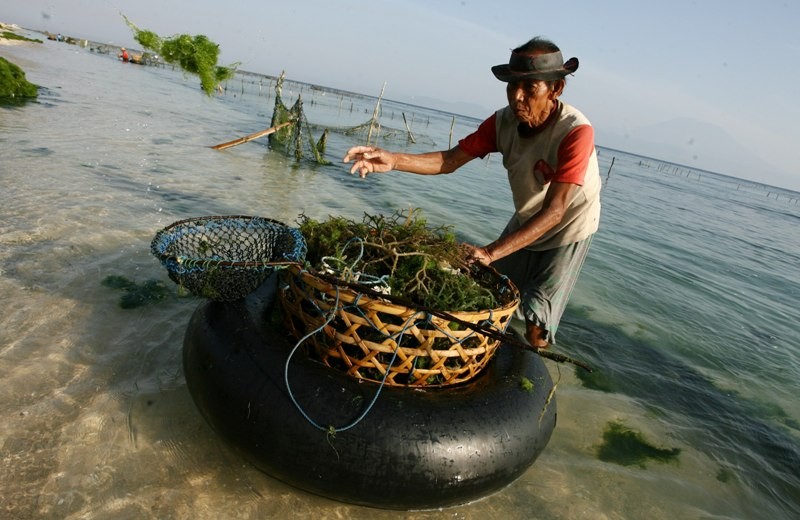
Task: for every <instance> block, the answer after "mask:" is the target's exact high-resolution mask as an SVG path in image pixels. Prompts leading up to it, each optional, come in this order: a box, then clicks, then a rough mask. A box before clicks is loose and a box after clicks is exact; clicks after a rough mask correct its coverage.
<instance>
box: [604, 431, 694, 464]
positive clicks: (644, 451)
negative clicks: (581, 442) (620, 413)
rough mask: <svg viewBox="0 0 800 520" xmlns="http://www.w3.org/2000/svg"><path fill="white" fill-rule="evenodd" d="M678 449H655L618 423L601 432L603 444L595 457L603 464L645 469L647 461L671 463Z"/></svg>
mask: <svg viewBox="0 0 800 520" xmlns="http://www.w3.org/2000/svg"><path fill="white" fill-rule="evenodd" d="M680 453H681V449H680V448H657V447H656V446H653V445H652V444H650V443H649V442H647V441H646V440H645V439H644V436H643V435H642V434H641V433H639V432H636V431H633V430H631V429H629V428H627V427H626V426H625V425H623V424H621V423H619V422H610V423H608V425H607V426H606V429H605V431H604V432H603V444H602V445H600V447H599V448H598V449H597V456H598V458H599V459H600V460H602V461H605V462H614V463H616V464H620V465H622V466H634V465H636V466H639V467H640V468H642V469H645V462H646V461H647V460H648V459H652V460H655V461H656V462H662V463H666V462H673V461H676V460H677V458H678V455H680Z"/></svg>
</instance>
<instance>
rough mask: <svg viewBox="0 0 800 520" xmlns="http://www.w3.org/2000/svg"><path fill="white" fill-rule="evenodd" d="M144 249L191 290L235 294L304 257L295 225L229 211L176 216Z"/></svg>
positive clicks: (212, 295)
mask: <svg viewBox="0 0 800 520" xmlns="http://www.w3.org/2000/svg"><path fill="white" fill-rule="evenodd" d="M150 251H151V252H152V254H153V255H154V256H155V257H156V258H158V259H159V260H160V261H161V263H162V265H163V266H164V267H165V268H166V269H167V274H168V275H169V277H170V279H171V280H172V281H173V282H175V283H176V284H178V285H179V286H181V287H183V288H186V289H188V290H189V291H190V292H191V293H192V294H195V295H196V296H201V297H204V298H209V299H212V300H218V301H232V300H238V299H240V298H243V297H245V296H247V295H248V294H249V293H250V292H252V291H254V290H255V289H256V288H258V286H259V285H261V283H263V282H264V280H266V279H267V278H268V277H269V275H270V274H272V273H273V272H274V271H275V270H278V269H283V268H285V267H286V266H288V265H292V264H298V263H302V262H303V261H304V260H305V254H306V243H305V239H304V238H303V235H302V234H301V233H300V231H299V230H298V229H295V228H291V227H289V226H287V225H286V224H283V223H282V222H278V221H277V220H272V219H269V218H265V217H257V216H244V215H230V216H206V217H195V218H189V219H185V220H180V221H177V222H175V223H173V224H171V225H169V226H167V227H165V228H164V229H162V230H161V231H159V232H158V233H156V235H155V237H154V238H153V241H152V242H151V244H150Z"/></svg>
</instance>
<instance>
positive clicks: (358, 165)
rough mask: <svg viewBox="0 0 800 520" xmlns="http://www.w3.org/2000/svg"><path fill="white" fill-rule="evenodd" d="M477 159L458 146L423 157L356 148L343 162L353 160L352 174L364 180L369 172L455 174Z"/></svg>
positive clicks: (424, 154)
mask: <svg viewBox="0 0 800 520" xmlns="http://www.w3.org/2000/svg"><path fill="white" fill-rule="evenodd" d="M474 158H475V157H473V156H471V155H469V154H467V153H466V152H464V150H462V149H461V147H459V146H455V147H453V148H451V149H450V150H445V151H439V152H428V153H422V154H408V153H394V152H390V151H388V150H383V149H381V148H375V147H373V146H355V147H353V148H350V149H349V150H348V151H347V154H346V155H345V156H344V159H343V162H351V161H353V166H352V167H351V168H350V173H356V172H358V175H359V176H360V177H361V178H362V179H363V178H365V177H366V176H367V175H368V174H370V173H384V172H388V171H391V170H398V171H403V172H409V173H416V174H418V175H438V174H440V173H452V172H454V171H456V170H457V169H458V168H460V167H461V166H463V165H465V164H466V163H468V162H469V161H471V160H472V159H474Z"/></svg>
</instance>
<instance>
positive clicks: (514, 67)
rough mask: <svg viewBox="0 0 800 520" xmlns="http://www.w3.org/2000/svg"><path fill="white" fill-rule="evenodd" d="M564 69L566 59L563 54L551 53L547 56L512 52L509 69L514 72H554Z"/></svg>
mask: <svg viewBox="0 0 800 520" xmlns="http://www.w3.org/2000/svg"><path fill="white" fill-rule="evenodd" d="M563 67H564V58H563V57H562V56H561V52H550V53H547V54H538V55H536V56H531V55H530V54H522V53H518V52H512V53H511V58H510V59H509V60H508V68H509V69H510V70H511V71H512V72H516V73H519V72H554V71H560V70H562V68H563Z"/></svg>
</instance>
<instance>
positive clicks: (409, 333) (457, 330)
mask: <svg viewBox="0 0 800 520" xmlns="http://www.w3.org/2000/svg"><path fill="white" fill-rule="evenodd" d="M484 269H485V270H486V273H484V274H486V275H488V276H489V277H490V278H492V279H493V280H494V283H495V284H496V285H497V287H496V289H497V290H498V294H500V295H501V298H499V300H500V301H501V303H500V307H498V308H496V309H491V310H485V311H477V312H464V311H456V312H448V313H449V314H450V315H452V316H454V317H456V318H458V319H461V320H463V321H466V322H469V323H473V324H481V325H482V326H483V327H485V328H491V329H493V330H495V331H503V332H504V331H505V330H506V328H507V327H508V325H509V323H510V320H511V318H512V315H513V313H514V311H515V310H516V308H517V306H518V305H519V292H518V290H517V288H516V287H515V286H514V284H513V283H511V281H510V280H508V279H507V278H505V277H501V276H500V275H499V274H498V273H497V272H496V271H495V270H494V269H492V268H488V267H487V268H484ZM282 275H283V277H284V281H285V283H284V284H282V286H283V287H282V289H281V303H282V306H283V310H284V317H285V322H286V325H287V328H288V329H289V331H290V332H291V333H292V335H293V336H295V337H296V338H302V337H305V336H306V335H308V334H309V333H311V332H313V331H317V330H318V329H320V328H322V330H321V331H320V332H319V333H317V334H313V335H311V336H310V337H309V338H308V341H309V343H310V346H311V347H312V349H313V351H312V352H311V353H312V354H314V353H315V354H316V356H317V357H318V358H319V359H320V360H321V361H322V362H323V363H325V364H326V365H328V366H330V367H334V368H337V369H340V370H344V371H346V373H347V374H348V375H350V376H352V377H355V378H357V379H364V380H368V381H373V382H379V383H380V382H383V381H385V384H387V385H391V386H414V387H433V386H446V385H454V384H457V383H461V382H464V381H468V380H470V379H472V378H473V377H475V376H476V375H478V373H480V371H481V370H482V369H483V368H484V367H485V366H486V364H487V363H488V362H489V360H490V359H491V358H492V355H493V354H494V352H495V350H496V349H497V347H498V346H499V341H498V340H496V339H493V338H490V337H488V336H486V335H484V334H482V333H480V332H476V331H474V330H471V329H469V328H467V327H465V326H464V325H462V324H458V323H457V322H455V321H450V320H447V319H443V318H439V317H436V316H431V315H430V314H429V313H426V312H421V311H419V310H417V309H413V308H409V307H405V306H402V305H397V304H394V303H392V302H389V301H387V300H385V299H382V298H374V297H371V296H369V295H366V294H362V293H358V292H356V291H354V290H352V289H350V288H348V287H344V286H341V285H335V284H332V283H329V282H327V281H325V280H323V279H321V278H320V277H319V276H317V275H315V274H314V273H312V272H310V271H307V270H305V269H301V268H300V267H298V266H291V267H289V268H288V269H286V270H285V271H284V272H283V273H282ZM331 313H335V315H334V316H333V318H332V319H331ZM329 320H330V321H329ZM326 322H328V323H327V324H326ZM323 325H324V327H323Z"/></svg>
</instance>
